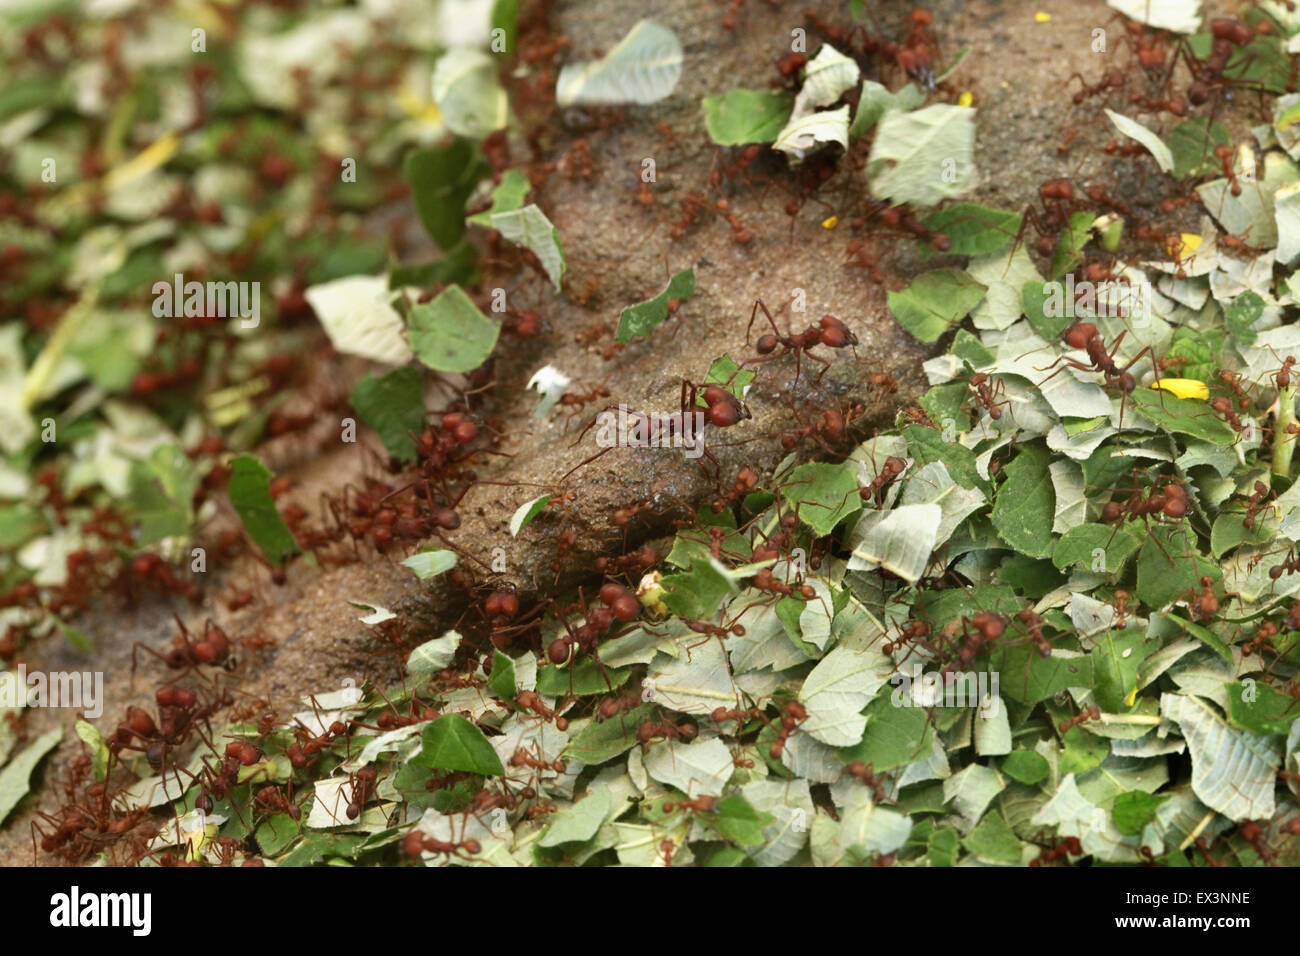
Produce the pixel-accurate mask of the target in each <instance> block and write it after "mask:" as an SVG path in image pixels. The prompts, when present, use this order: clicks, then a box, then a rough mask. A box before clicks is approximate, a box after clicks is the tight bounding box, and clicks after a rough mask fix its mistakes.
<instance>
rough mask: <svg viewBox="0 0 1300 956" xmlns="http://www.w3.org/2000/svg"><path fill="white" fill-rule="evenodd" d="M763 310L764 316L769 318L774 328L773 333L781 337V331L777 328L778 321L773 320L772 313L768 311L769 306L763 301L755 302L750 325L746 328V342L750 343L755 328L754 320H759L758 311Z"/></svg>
mask: <svg viewBox="0 0 1300 956" xmlns="http://www.w3.org/2000/svg"><path fill="white" fill-rule="evenodd" d="M759 309H762V310H763V314H764V315H765V316H767V321H768V324H769V325H771V326H772V331H773V332H774V333H775V334H776V337H777V338H780V337H781V330H780V329H779V328H777V326H776V320H775V319H774V318H772V313H771V312H769V311H767V306H766V305H764V304H763V300H762V299H755V300H754V310H753V311H752V312H750V313H749V325H747V326H745V341H746V342H748V341H749V333H750V331H751V330H752V329H753V328H754V320H755V319H756V318H758V310H759Z"/></svg>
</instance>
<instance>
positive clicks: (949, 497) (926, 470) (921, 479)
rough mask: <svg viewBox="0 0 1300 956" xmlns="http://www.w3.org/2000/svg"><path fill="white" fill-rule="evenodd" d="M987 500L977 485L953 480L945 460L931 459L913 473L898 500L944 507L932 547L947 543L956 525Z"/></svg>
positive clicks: (909, 503)
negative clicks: (962, 483) (963, 484)
mask: <svg viewBox="0 0 1300 956" xmlns="http://www.w3.org/2000/svg"><path fill="white" fill-rule="evenodd" d="M987 501H988V498H987V497H985V495H984V492H982V491H980V490H979V489H978V488H965V487H963V486H961V485H959V484H957V482H955V481H953V479H952V476H951V475H949V474H948V466H947V465H945V464H944V463H943V462H942V461H932V462H930V463H929V464H928V465H925V466H924V467H922V468H919V469H917V470H916V471H915V472H913V473H912V475H911V476H910V477H909V479H908V482H907V484H906V486H905V487H904V488H903V494H902V497H901V498H900V499H899V503H900V504H901V505H903V506H907V505H916V504H936V505H938V506H939V508H940V509H941V510H942V514H941V516H940V518H939V527H938V528H937V529H936V531H935V535H934V544H933V545H932V547H931V550H934V548H938V547H941V546H942V545H943V544H944V543H946V542H947V540H948V539H949V538H950V537H952V533H953V532H954V531H956V530H957V526H958V525H960V524H961V523H962V522H963V521H965V520H966V518H967V517H968V516H969V515H971V514H973V513H974V512H975V511H977V510H978V509H979V508H980V507H981V506H982V505H984V503H985V502H987Z"/></svg>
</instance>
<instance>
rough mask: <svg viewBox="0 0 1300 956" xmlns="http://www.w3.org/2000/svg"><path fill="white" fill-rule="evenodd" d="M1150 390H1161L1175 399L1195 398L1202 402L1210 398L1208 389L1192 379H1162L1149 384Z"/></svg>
mask: <svg viewBox="0 0 1300 956" xmlns="http://www.w3.org/2000/svg"><path fill="white" fill-rule="evenodd" d="M1151 387H1152V388H1163V389H1164V390H1165V391H1166V392H1170V393H1171V394H1173V395H1174V396H1175V397H1177V398H1195V399H1198V400H1200V401H1202V402H1204V401H1206V400H1207V399H1209V397H1210V387H1209V386H1208V385H1206V384H1205V383H1204V382H1198V381H1197V380H1196V379H1194V378H1162V379H1160V381H1158V382H1152V383H1151Z"/></svg>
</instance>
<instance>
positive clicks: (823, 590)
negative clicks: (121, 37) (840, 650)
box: [799, 577, 835, 651]
mask: <svg viewBox="0 0 1300 956" xmlns="http://www.w3.org/2000/svg"><path fill="white" fill-rule="evenodd" d="M805 583H806V584H808V585H809V586H810V587H812V589H813V590H814V591H815V592H816V595H815V596H814V597H813V598H812V600H810V601H806V602H804V606H803V610H802V611H800V612H799V635H800V637H801V638H802V639H803V640H804V641H806V642H807V643H809V644H812V645H813V646H814V647H816V648H817V649H818V650H819V651H824V650H825V649H826V645H827V643H828V642H829V641H830V639H831V622H832V620H833V619H834V617H835V602H834V599H833V597H832V595H831V589H830V586H829V585H828V584H827V583H826V581H825V579H824V578H820V577H810V578H807V579H805Z"/></svg>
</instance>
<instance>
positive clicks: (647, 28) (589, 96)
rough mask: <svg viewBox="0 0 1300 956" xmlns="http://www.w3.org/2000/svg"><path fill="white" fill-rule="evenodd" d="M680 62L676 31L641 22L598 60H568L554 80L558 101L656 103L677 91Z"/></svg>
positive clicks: (575, 102)
mask: <svg viewBox="0 0 1300 956" xmlns="http://www.w3.org/2000/svg"><path fill="white" fill-rule="evenodd" d="M682 61H683V54H682V44H681V41H680V40H678V39H677V34H675V33H673V31H672V30H670V29H668V28H667V27H665V26H662V25H660V24H658V23H655V22H654V21H653V20H641V21H640V22H638V23H637V24H636V25H635V26H633V27H632V29H631V30H630V31H628V34H627V36H625V37H624V38H623V39H622V40H621V41H619V43H618V45H617V46H616V47H614V48H613V49H612V50H610V51H609V52H608V53H606V54H605V55H604V56H603V57H601V58H600V59H599V60H593V61H591V62H588V63H566V64H565V65H564V66H563V67H562V68H561V69H560V76H559V79H558V80H557V81H556V84H555V102H556V105H558V106H561V107H567V106H575V105H578V104H580V103H599V104H610V103H640V104H643V105H644V104H647V103H657V102H658V101H659V100H662V99H664V98H665V97H666V96H668V95H669V94H671V93H672V91H673V90H674V89H676V87H677V81H678V80H679V79H681V75H682Z"/></svg>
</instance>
